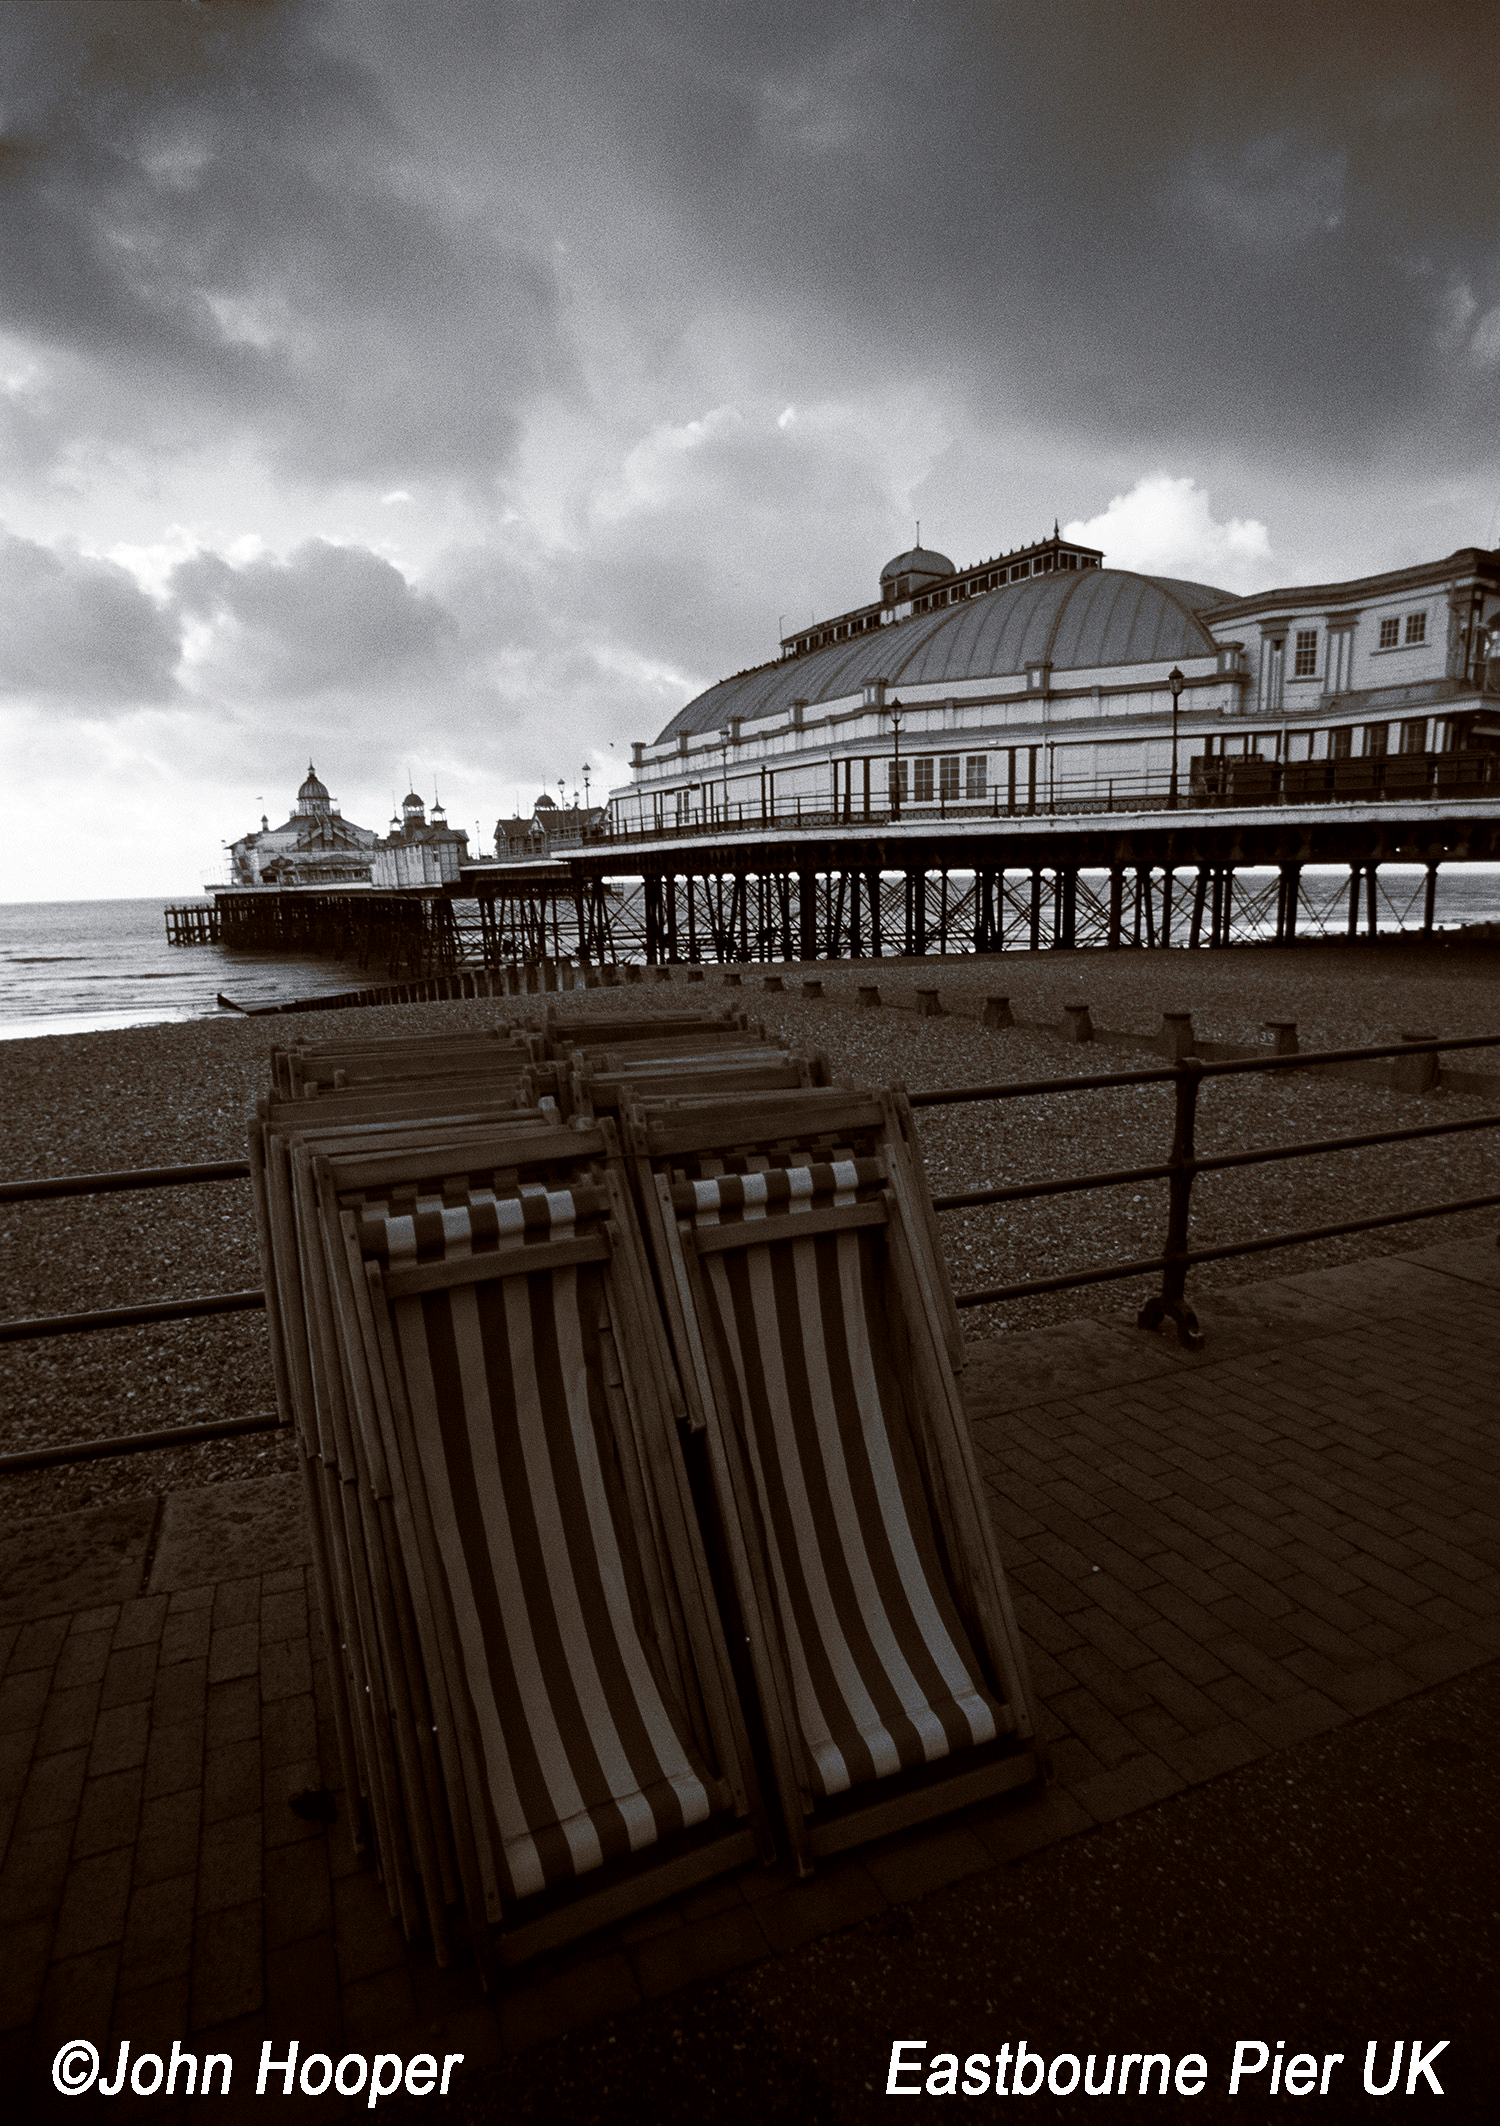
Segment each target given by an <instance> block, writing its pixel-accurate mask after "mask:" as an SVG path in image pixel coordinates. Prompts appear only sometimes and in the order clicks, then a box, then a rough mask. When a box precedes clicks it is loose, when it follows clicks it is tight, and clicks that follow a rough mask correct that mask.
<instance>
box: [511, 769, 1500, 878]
mask: <svg viewBox="0 0 1500 2126" xmlns="http://www.w3.org/2000/svg"><path fill="white" fill-rule="evenodd" d="M1019 750H1020V751H1021V753H1022V754H1023V755H1024V753H1025V751H1026V749H1025V748H1021V749H1019ZM1034 750H1035V751H1036V752H1037V753H1038V755H1039V756H1040V757H1039V759H1038V761H1037V763H1036V768H1035V772H1034V773H1033V772H1029V771H1028V765H1027V762H1026V761H1025V759H1024V757H1023V758H1022V760H1021V763H1020V775H1019V777H1018V778H1017V779H1016V780H1015V781H1014V782H1012V781H1011V780H1009V779H1008V778H1007V779H1006V780H1005V781H1004V782H995V783H992V784H987V785H986V787H985V789H984V790H982V791H978V792H972V793H968V794H961V793H960V792H958V791H956V790H950V791H947V792H944V791H943V790H942V789H940V788H938V789H933V790H930V791H926V792H923V793H918V791H917V790H916V788H915V786H914V785H913V784H911V783H910V781H909V780H908V781H907V783H906V786H905V787H903V791H902V794H901V796H900V798H899V800H898V801H896V802H894V803H893V802H892V799H891V794H890V791H889V789H887V790H886V791H884V792H882V793H880V794H878V795H877V794H876V792H875V791H874V789H873V788H871V789H869V790H866V789H865V788H864V787H863V786H856V785H855V784H854V783H853V782H852V781H851V782H850V783H848V785H847V786H844V785H841V787H840V789H839V790H838V792H837V793H833V792H829V791H824V792H822V793H817V792H808V791H802V792H792V793H790V794H788V793H786V792H783V791H778V790H777V789H776V788H775V777H774V775H773V776H768V777H767V787H766V788H765V789H764V790H763V791H760V792H756V791H754V790H753V789H752V791H751V793H750V795H749V796H737V795H732V794H730V792H731V791H732V790H733V789H734V787H735V786H736V785H739V786H740V787H741V788H743V784H744V780H745V778H744V777H743V775H731V776H730V778H729V785H728V788H726V785H725V783H724V781H723V779H722V778H721V777H718V776H714V775H712V774H704V775H702V776H701V777H700V778H698V779H696V780H694V781H693V782H692V784H691V785H690V786H689V787H688V788H687V789H686V790H685V791H683V792H682V793H681V795H680V797H679V796H677V795H676V793H673V796H672V798H671V800H670V801H669V800H668V799H667V798H662V799H658V800H656V801H655V803H656V804H657V805H659V808H660V809H659V810H656V809H653V812H652V814H651V816H650V817H649V818H647V817H645V816H637V817H635V818H631V817H629V816H627V815H626V814H625V813H624V812H623V810H622V811H621V812H617V813H616V814H615V815H614V817H613V818H612V819H611V820H609V821H608V822H607V823H605V824H601V825H599V826H594V827H588V828H583V829H581V830H580V832H579V833H577V834H573V835H569V833H568V832H567V829H566V826H564V827H563V828H562V829H561V831H560V832H559V833H558V834H557V836H556V837H555V838H554V840H553V841H552V842H551V843H550V844H549V847H550V849H551V852H552V853H553V854H554V855H557V856H570V855H576V854H580V853H583V852H586V851H588V850H590V849H596V848H600V847H605V846H608V845H610V844H614V845H616V846H619V847H631V846H633V845H635V844H636V843H640V842H652V841H677V840H681V839H684V838H686V839H697V838H701V837H703V836H712V835H725V834H756V833H761V832H765V831H767V830H773V829H775V828H778V827H790V828H793V829H795V830H798V831H800V832H803V833H811V832H814V831H825V830H827V829H831V828H840V827H851V828H872V829H876V828H878V829H881V830H888V829H890V828H892V827H900V826H903V825H904V826H907V827H924V826H942V825H947V824H949V823H952V824H954V825H962V824H964V823H965V822H970V823H972V824H975V825H979V824H982V823H983V822H984V821H986V820H1000V819H1049V820H1057V819H1076V818H1080V817H1086V816H1092V815H1101V814H1102V815H1106V816H1107V815H1111V814H1114V813H1131V814H1140V813H1156V812H1176V811H1182V812H1201V811H1217V810H1221V809H1230V810H1233V809H1236V808H1240V807H1246V806H1248V807H1252V808H1259V807H1261V806H1266V805H1273V806H1279V805H1286V806H1298V805H1316V804H1334V805H1362V804H1372V803H1379V804H1447V803H1456V804H1462V803H1470V802H1473V801H1474V800H1475V799H1495V798H1500V753H1490V752H1482V751H1479V750H1477V749H1475V750H1473V751H1470V752H1455V753H1392V754H1381V755H1369V756H1360V757H1357V758H1349V759H1344V760H1293V761H1280V760H1265V759H1262V758H1261V757H1260V756H1259V755H1256V754H1246V755H1234V754H1217V753H1215V754H1207V755H1204V754H1195V755H1193V756H1191V757H1189V756H1188V755H1187V754H1186V753H1184V755H1183V759H1182V766H1181V769H1180V771H1179V773H1178V774H1177V775H1176V776H1173V775H1171V774H1170V773H1156V774H1152V775H1140V776H1124V775H1120V776H1107V775H1095V774H1089V775H1067V774H1064V773H1061V772H1057V771H1056V770H1054V769H1049V765H1048V762H1047V760H1046V757H1045V755H1046V749H1045V748H1044V747H1037V748H1035V749H1034ZM874 764H875V765H876V766H877V767H879V768H880V769H881V771H882V779H884V773H885V770H886V769H888V768H889V766H890V764H891V763H890V760H889V757H888V756H886V757H883V758H882V757H879V756H876V757H875V760H874ZM840 765H841V766H842V763H841V764H840ZM854 765H855V766H856V767H860V766H862V765H863V763H862V762H861V761H856V762H855V763H854ZM902 765H903V767H904V766H905V765H906V763H905V761H904V760H903V763H902ZM787 772H791V771H790V770H788V771H787ZM625 802H627V803H629V802H631V800H629V799H627V800H626V801H625Z"/></svg>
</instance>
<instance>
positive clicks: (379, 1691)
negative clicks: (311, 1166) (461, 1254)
mask: <svg viewBox="0 0 1500 2126" xmlns="http://www.w3.org/2000/svg"><path fill="white" fill-rule="evenodd" d="M270 1104H271V1105H279V1106H282V1107H283V1108H285V1109H287V1110H289V1111H290V1113H291V1115H292V1117H293V1125H292V1126H291V1127H286V1126H282V1127H277V1126H276V1125H275V1124H274V1123H268V1122H267V1121H265V1120H264V1119H262V1120H259V1121H257V1123H256V1124H255V1125H253V1127H252V1130H251V1177H252V1188H253V1192H254V1199H255V1210H256V1223H257V1231H258V1235H259V1238H260V1244H261V1255H262V1262H263V1267H264V1271H265V1291H266V1306H267V1315H268V1322H269V1327H270V1340H271V1352H272V1365H273V1371H274V1374H275V1379H276V1389H277V1399H278V1404H279V1406H280V1408H281V1413H282V1418H283V1421H284V1422H286V1423H289V1424H291V1425H292V1426H293V1427H294V1430H295V1436H296V1438H297V1441H298V1444H299V1446H300V1448H301V1450H302V1451H301V1455H300V1457H299V1459H300V1463H301V1468H302V1473H303V1478H304V1491H305V1495H306V1503H307V1506H308V1510H309V1520H310V1524H311V1533H312V1539H313V1561H314V1570H315V1578H316V1581H317V1587H318V1594H319V1601H320V1606H321V1608H322V1611H323V1616H324V1622H325V1626H326V1630H327V1640H328V1648H329V1662H330V1675H331V1681H332V1686H333V1700H334V1715H335V1728H336V1733H337V1739H338V1745H339V1753H340V1761H341V1763H342V1766H343V1771H344V1785H345V1791H346V1795H347V1797H348V1802H349V1810H350V1829H351V1834H352V1836H353V1841H354V1844H355V1848H356V1850H357V1851H360V1850H364V1849H365V1847H366V1845H367V1844H368V1840H369V1837H370V1835H371V1831H372V1830H373V1835H374V1838H375V1842H376V1847H377V1851H378V1853H379V1855H380V1858H381V1863H382V1872H383V1874H384V1876H385V1881H386V1889H387V1894H388V1896H389V1897H390V1900H391V1906H392V1910H393V1912H399V1914H400V1916H401V1918H402V1921H403V1923H404V1925H405V1926H406V1929H407V1932H408V1934H409V1935H412V1934H415V1933H416V1931H417V1930H418V1927H419V1925H420V1919H421V1914H420V1911H419V1895H418V1888H417V1883H416V1875H415V1872H414V1867H415V1864H414V1862H413V1859H412V1854H411V1851H410V1841H409V1840H408V1839H407V1838H406V1836H405V1831H404V1818H403V1817H402V1816H401V1813H400V1810H399V1807H398V1799H397V1793H396V1784H397V1760H398V1759H399V1758H400V1757H402V1756H403V1755H404V1756H405V1757H406V1758H407V1759H408V1760H411V1759H412V1757H413V1752H415V1754H416V1756H419V1757H420V1756H421V1755H422V1754H423V1753H424V1752H425V1751H427V1750H428V1749H429V1747H430V1746H429V1745H428V1744H427V1743H426V1741H425V1737H426V1736H427V1735H428V1734H430V1729H431V1721H430V1717H428V1716H427V1715H426V1714H425V1713H424V1712H422V1710H421V1707H420V1700H421V1698H422V1686H421V1682H420V1678H417V1679H413V1677H412V1675H411V1673H410V1670H411V1663H410V1659H409V1656H408V1653H407V1652H406V1650H405V1648H404V1646H403V1643H402V1642H403V1640H404V1639H409V1638H410V1626H409V1620H408V1619H407V1618H406V1617H405V1616H404V1614H403V1610H402V1603H401V1600H400V1592H399V1589H398V1590H397V1592H396V1594H395V1595H394V1596H391V1595H390V1593H389V1577H390V1576H389V1570H388V1564H387V1561H386V1559H385V1557H384V1555H383V1551H385V1550H388V1549H389V1548H390V1542H389V1535H388V1532H384V1533H383V1532H382V1531H381V1530H380V1529H379V1528H378V1527H375V1526H374V1525H373V1522H374V1521H375V1520H376V1519H378V1515H376V1514H374V1513H373V1511H372V1507H371V1500H370V1496H369V1494H368V1492H367V1491H365V1490H363V1489H361V1488H360V1471H359V1466H358V1461H357V1457H356V1454H355V1448H354V1441H353V1438H352V1435H351V1431H350V1420H349V1416H348V1411H347V1395H346V1390H345V1386H344V1381H343V1373H344V1371H345V1368H344V1366H343V1365H342V1362H341V1358H340V1354H339V1352H338V1349H337V1345H336V1339H335V1335H334V1330H333V1322H332V1315H331V1309H330V1305H329V1301H328V1293H327V1273H326V1267H325V1265H324V1263H323V1262H322V1260H321V1259H320V1251H321V1239H320V1233H319V1229H318V1226H317V1223H316V1220H315V1218H314V1217H313V1216H312V1215H311V1209H312V1206H311V1202H310V1198H309V1192H308V1187H307V1173H308V1160H309V1157H310V1154H311V1152H312V1151H313V1150H316V1151H319V1152H328V1151H334V1150H336V1151H339V1152H340V1153H342V1154H344V1155H345V1156H347V1157H350V1158H356V1157H358V1156H359V1155H363V1156H364V1157H365V1158H366V1159H367V1160H368V1159H369V1158H370V1157H371V1156H372V1155H375V1154H377V1153H383V1154H384V1159H383V1162H382V1164H383V1165H388V1164H389V1158H390V1143H391V1139H392V1136H393V1135H394V1136H395V1137H396V1138H397V1139H398V1140H399V1142H400V1143H401V1145H402V1147H403V1156H404V1157H405V1159H406V1160H407V1161H408V1162H409V1163H411V1162H414V1163H415V1164H416V1165H417V1166H418V1167H419V1168H421V1169H424V1170H425V1171H427V1172H429V1173H433V1174H440V1175H451V1174H453V1173H454V1172H455V1171H460V1172H461V1171H463V1169H464V1167H465V1163H466V1160H467V1159H468V1156H469V1150H470V1147H471V1146H472V1145H473V1143H474V1142H475V1140H476V1137H477V1138H478V1140H479V1142H480V1143H481V1144H482V1145H483V1146H486V1147H487V1146H489V1145H491V1144H492V1143H493V1139H494V1135H495V1129H496V1126H497V1123H498V1122H501V1121H503V1122H504V1124H505V1126H506V1128H507V1129H508V1130H509V1131H510V1132H512V1133H515V1134H519V1133H520V1132H522V1131H523V1130H526V1129H529V1128H535V1127H548V1128H550V1127H553V1126H555V1122H556V1117H555V1115H554V1116H553V1117H551V1118H546V1117H544V1116H542V1115H541V1114H540V1113H537V1114H528V1113H525V1112H518V1111H516V1110H514V1109H511V1108H508V1107H497V1108H496V1109H495V1110H494V1111H493V1112H491V1113H489V1114H484V1113H482V1112H481V1113H480V1114H478V1115H472V1114H471V1115H465V1116H461V1117H459V1118H457V1119H448V1120H431V1121H428V1122H426V1123H425V1124H421V1125H417V1124H414V1123H413V1122H412V1121H411V1120H410V1119H405V1120H402V1121H400V1122H397V1123H394V1124H392V1123H388V1122H387V1123H375V1124H372V1123H369V1122H364V1123H362V1124H359V1125H357V1126H350V1125H348V1124H347V1123H346V1124H342V1125H335V1124H334V1114H333V1111H334V1110H335V1109H336V1108H337V1107H338V1106H339V1105H340V1104H341V1102H340V1100H339V1099H338V1098H337V1097H335V1098H331V1099H330V1100H329V1101H328V1102H327V1103H326V1106H323V1105H319V1106H315V1107H312V1108H310V1107H309V1106H308V1104H307V1103H306V1102H302V1101H284V1102H279V1103H278V1102H273V1103H270ZM314 1115H315V1116H316V1117H317V1119H318V1121H319V1122H320V1123H322V1124H324V1125H325V1127H324V1128H323V1129H322V1130H321V1131H316V1132H315V1131H311V1130H308V1129H307V1128H306V1126H305V1125H306V1124H307V1122H308V1121H309V1120H310V1119H311V1118H312V1117H313V1116H314ZM297 1124H302V1125H303V1127H302V1128H300V1129H299V1128H298V1127H296V1125H297ZM418 1147H420V1148H418ZM480 1170H481V1171H484V1170H486V1169H485V1162H484V1161H483V1160H482V1159H481V1161H480ZM299 1177H300V1182H301V1185H300V1186H299ZM414 1738H415V1739H414ZM361 1802H363V1803H364V1805H365V1806H366V1807H367V1808H368V1810H369V1814H370V1818H371V1819H372V1821H371V1824H370V1825H368V1826H367V1825H366V1824H365V1822H364V1821H363V1819H362V1809H361ZM424 1824H425V1819H424V1821H423V1822H422V1823H419V1831H421V1832H422V1835H421V1836H419V1838H418V1846H419V1848H420V1849H421V1850H420V1851H419V1854H418V1859H419V1860H420V1859H421V1857H422V1854H423V1853H425V1854H426V1855H427V1857H428V1858H429V1859H430V1858H431V1855H432V1852H433V1851H434V1850H436V1848H435V1847H434V1845H433V1840H432V1838H431V1837H429V1836H427V1835H426V1830H425V1828H424ZM442 1843H443V1841H442V1838H441V1836H439V1837H438V1845H442ZM444 1858H445V1865H446V1870H447V1873H448V1874H449V1875H450V1876H451V1861H448V1860H447V1858H446V1854H445V1856H444ZM425 1872H426V1876H427V1877H428V1878H429V1879H433V1878H432V1871H431V1869H430V1868H429V1869H428V1870H426V1871H425ZM427 1918H428V1921H429V1924H430V1926H431V1931H432V1934H433V1939H434V1943H435V1946H436V1948H437V1950H438V1954H439V1957H440V1959H442V1960H444V1961H446V1955H447V1941H446V1930H445V1927H444V1923H443V1918H442V1904H441V1901H436V1902H435V1901H434V1898H433V1896H431V1895H429V1897H428V1899H427Z"/></svg>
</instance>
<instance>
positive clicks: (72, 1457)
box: [0, 1417, 286, 1476]
mask: <svg viewBox="0 0 1500 2126" xmlns="http://www.w3.org/2000/svg"><path fill="white" fill-rule="evenodd" d="M285 1429H286V1428H285V1427H284V1426H283V1424H282V1422H281V1419H280V1418H279V1417H223V1418H217V1419H215V1420H214V1421H213V1422H212V1423H210V1424H206V1425H167V1426H164V1427H163V1428H162V1430H161V1431H160V1432H127V1433H125V1434H123V1435H122V1436H121V1437H120V1438H119V1439H86V1440H74V1441H72V1442H71V1443H70V1444H68V1445H65V1446H61V1447H29V1448H27V1449H26V1450H25V1451H24V1452H23V1453H20V1454H0V1476H6V1475H10V1474H19V1473H20V1471H21V1470H23V1469H55V1468H57V1467H58V1466H59V1465H61V1464H64V1463H68V1462H101V1461H105V1460H107V1459H108V1458H109V1457H110V1456H111V1455H114V1454H145V1453H147V1452H148V1451H149V1450H150V1449H151V1448H153V1447H190V1446H192V1445H193V1444H194V1442H195V1441H199V1440H210V1439H233V1438H235V1437H236V1436H237V1435H238V1434H240V1433H242V1432H281V1431H284V1430H285Z"/></svg>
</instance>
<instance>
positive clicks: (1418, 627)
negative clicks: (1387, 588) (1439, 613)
mask: <svg viewBox="0 0 1500 2126" xmlns="http://www.w3.org/2000/svg"><path fill="white" fill-rule="evenodd" d="M1406 639H1407V641H1408V642H1425V641H1426V640H1427V615H1426V614H1425V613H1408V614H1407V616H1406Z"/></svg>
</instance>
